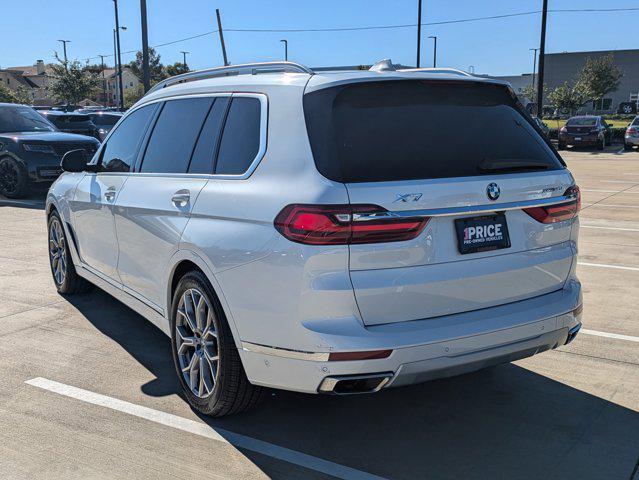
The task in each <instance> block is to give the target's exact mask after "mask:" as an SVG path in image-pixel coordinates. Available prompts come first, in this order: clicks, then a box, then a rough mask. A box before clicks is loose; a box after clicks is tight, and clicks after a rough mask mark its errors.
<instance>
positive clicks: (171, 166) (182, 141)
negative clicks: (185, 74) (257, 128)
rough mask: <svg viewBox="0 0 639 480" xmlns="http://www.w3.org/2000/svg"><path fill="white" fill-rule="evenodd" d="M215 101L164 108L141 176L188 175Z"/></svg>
mask: <svg viewBox="0 0 639 480" xmlns="http://www.w3.org/2000/svg"><path fill="white" fill-rule="evenodd" d="M213 100H214V99H213V98H211V97H206V98H184V99H180V100H169V101H167V102H166V103H165V104H164V107H163V108H162V111H161V112H160V116H159V118H158V120H157V122H156V123H155V126H154V127H153V133H151V138H150V139H149V143H148V145H147V147H146V152H145V154H144V160H142V166H141V167H140V171H141V172H149V173H186V172H187V170H188V166H189V161H190V159H191V154H192V153H193V148H194V146H195V142H196V140H197V138H198V135H199V134H200V130H201V129H202V124H203V123H204V120H205V118H206V116H207V114H208V113H209V110H210V108H211V105H212V104H213Z"/></svg>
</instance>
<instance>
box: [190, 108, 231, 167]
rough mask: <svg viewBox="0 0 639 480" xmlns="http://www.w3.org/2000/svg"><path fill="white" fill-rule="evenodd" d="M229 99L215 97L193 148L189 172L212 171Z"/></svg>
mask: <svg viewBox="0 0 639 480" xmlns="http://www.w3.org/2000/svg"><path fill="white" fill-rule="evenodd" d="M229 101H230V99H229V98H228V97H217V98H216V99H215V102H214V103H213V106H212V107H211V110H210V111H209V114H208V116H207V117H206V121H205V122H204V126H203V127H202V132H201V133H200V138H199V139H198V141H197V145H196V146H195V150H193V156H192V157H191V164H190V165H189V173H213V162H214V161H215V155H216V154H217V148H218V145H219V143H220V132H221V131H222V124H223V123H224V116H225V115H226V108H227V107H228V104H229Z"/></svg>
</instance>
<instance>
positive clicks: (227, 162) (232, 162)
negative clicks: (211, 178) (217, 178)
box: [215, 97, 261, 175]
mask: <svg viewBox="0 0 639 480" xmlns="http://www.w3.org/2000/svg"><path fill="white" fill-rule="evenodd" d="M260 108H261V107H260V101H259V99H257V98H253V97H234V98H233V100H232V101H231V106H230V108H229V111H228V114H227V117H226V124H225V126H224V133H223V134H222V141H221V142H220V151H219V153H218V157H217V163H216V167H215V173H217V174H225V175H239V174H242V173H244V172H246V170H248V168H249V166H250V165H251V163H253V160H255V157H256V156H257V154H258V152H259V148H260Z"/></svg>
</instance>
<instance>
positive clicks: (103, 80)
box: [98, 55, 107, 107]
mask: <svg viewBox="0 0 639 480" xmlns="http://www.w3.org/2000/svg"><path fill="white" fill-rule="evenodd" d="M98 56H99V57H100V62H101V65H102V103H103V105H104V106H105V107H106V102H107V98H106V96H107V94H106V78H104V55H98Z"/></svg>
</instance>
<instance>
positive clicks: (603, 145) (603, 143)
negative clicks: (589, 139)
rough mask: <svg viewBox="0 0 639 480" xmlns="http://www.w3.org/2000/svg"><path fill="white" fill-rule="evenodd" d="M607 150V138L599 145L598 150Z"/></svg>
mask: <svg viewBox="0 0 639 480" xmlns="http://www.w3.org/2000/svg"><path fill="white" fill-rule="evenodd" d="M604 148H606V137H603V138H602V139H601V142H600V143H598V144H597V150H603V149H604Z"/></svg>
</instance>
